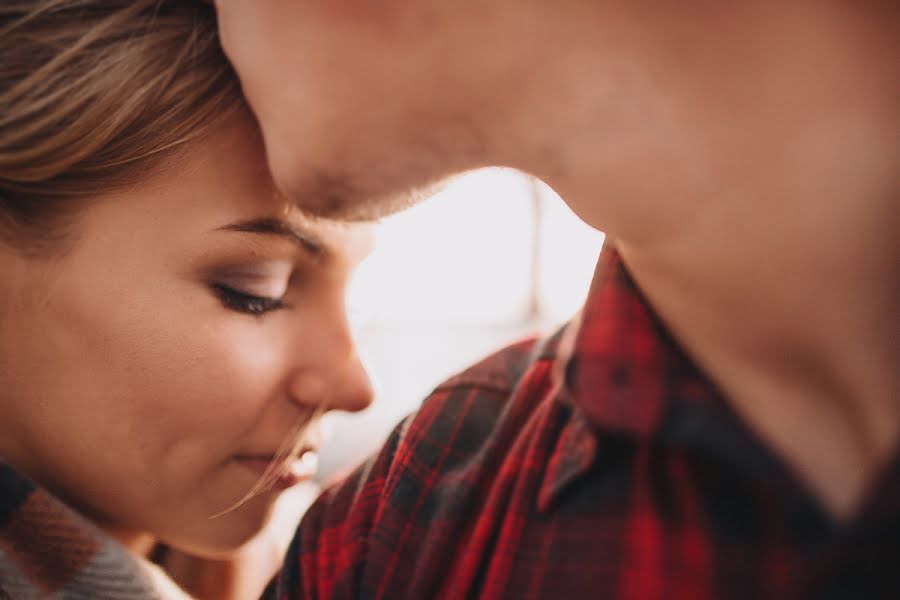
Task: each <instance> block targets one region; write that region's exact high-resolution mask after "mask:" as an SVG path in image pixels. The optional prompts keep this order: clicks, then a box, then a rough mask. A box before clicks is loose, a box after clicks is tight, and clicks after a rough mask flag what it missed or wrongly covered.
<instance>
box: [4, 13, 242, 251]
mask: <svg viewBox="0 0 900 600" xmlns="http://www.w3.org/2000/svg"><path fill="white" fill-rule="evenodd" d="M0 56H2V59H0V241H4V242H6V243H9V244H12V245H13V246H14V247H16V248H20V249H22V250H26V249H28V250H31V249H35V248H37V249H40V248H44V247H47V246H52V245H54V244H56V243H58V242H59V241H60V240H61V239H64V238H65V233H66V231H65V230H66V227H65V224H66V223H67V222H68V221H69V219H67V218H66V217H67V216H71V215H72V213H73V212H74V211H76V210H77V208H78V207H79V206H81V205H83V204H84V201H85V200H86V199H88V198H90V197H92V196H96V195H98V194H101V193H106V192H114V191H118V190H123V189H128V188H129V187H132V186H134V185H135V184H136V183H139V182H140V181H142V180H144V179H146V178H147V177H149V176H151V175H153V174H154V173H156V172H158V171H159V169H160V168H161V167H162V166H163V165H164V164H166V163H168V162H169V161H171V160H172V159H174V158H176V157H177V154H178V153H179V152H181V151H183V150H184V149H185V148H186V147H187V146H189V145H190V144H191V143H192V142H194V141H195V140H197V139H198V138H201V137H203V136H204V135H205V134H207V133H208V132H209V131H210V130H211V129H212V128H213V127H214V126H215V125H216V124H217V123H220V122H222V121H223V120H225V119H226V118H227V117H228V116H229V115H231V114H233V113H234V112H235V111H236V110H239V109H240V108H241V107H243V106H244V101H243V98H242V95H241V91H240V85H239V82H238V80H237V76H236V75H235V73H234V72H233V71H232V69H231V66H230V65H229V63H228V60H227V59H226V57H225V56H224V54H223V52H222V50H221V48H220V45H219V40H218V33H217V27H216V15H215V11H214V9H213V7H212V6H211V5H210V4H208V3H204V2H201V1H199V0H195V1H191V0H3V1H2V2H0Z"/></svg>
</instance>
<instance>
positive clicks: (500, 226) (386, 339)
mask: <svg viewBox="0 0 900 600" xmlns="http://www.w3.org/2000/svg"><path fill="white" fill-rule="evenodd" d="M376 239H377V242H376V247H375V251H374V252H373V253H372V255H371V256H370V257H369V258H368V259H366V261H365V262H364V263H363V264H362V265H361V266H360V269H359V271H358V272H357V274H356V276H355V277H354V280H353V283H352V284H351V288H350V292H349V298H348V305H349V308H350V312H351V314H352V315H353V321H354V323H355V325H354V327H355V329H356V337H357V341H358V344H359V346H360V351H361V354H362V356H363V360H364V361H365V362H366V364H367V366H368V368H369V371H370V373H371V375H372V379H373V381H374V384H375V390H376V399H375V402H374V404H373V406H372V407H370V408H369V409H368V410H366V411H364V412H362V413H358V414H355V415H347V414H340V413H338V414H335V413H332V414H331V415H329V417H328V421H327V423H326V428H327V429H328V430H330V439H329V441H328V443H326V444H325V447H324V448H323V451H322V455H321V463H320V465H321V466H320V477H321V478H322V479H327V478H329V477H330V476H332V475H333V474H335V473H337V472H340V471H343V470H345V469H347V468H350V467H352V466H355V464H357V463H358V462H359V461H360V460H362V459H363V458H365V457H366V456H367V455H369V454H370V453H372V452H373V451H375V450H376V449H377V448H378V447H379V446H380V444H381V442H382V441H383V439H384V438H385V436H386V435H387V434H388V432H389V431H390V429H391V428H392V427H393V426H394V425H395V424H396V423H397V422H398V421H399V420H400V419H401V418H403V417H404V416H405V415H407V414H409V413H410V412H412V411H414V410H415V409H416V407H417V406H418V405H419V403H420V402H421V401H422V399H423V398H425V396H427V394H428V393H429V392H430V390H431V389H432V388H433V387H434V386H435V385H437V384H438V383H440V382H441V381H442V380H443V379H445V378H447V377H448V376H450V375H452V374H453V373H455V372H457V371H459V370H461V369H463V368H465V367H466V366H467V365H469V364H471V363H472V362H474V361H476V360H478V359H479V358H482V357H484V356H486V355H487V354H489V353H491V352H493V351H494V350H497V349H499V348H501V347H502V346H503V345H504V344H506V343H509V342H511V341H515V340H516V339H518V338H520V337H522V336H524V335H527V334H529V333H531V332H535V331H548V330H551V329H553V328H555V327H556V326H557V325H559V324H561V323H563V322H564V321H565V320H567V319H568V318H569V317H570V316H571V315H572V314H573V313H574V312H575V311H576V310H577V309H578V308H579V307H580V305H581V303H582V302H583V300H584V297H585V295H586V294H587V289H588V285H589V283H590V279H591V275H592V273H593V269H594V265H595V263H596V259H597V254H598V252H599V250H600V246H601V244H602V242H603V234H602V233H600V232H597V231H595V230H593V229H591V228H590V227H588V226H587V225H585V224H584V223H583V222H582V221H580V220H579V219H578V218H577V217H575V215H574V214H572V212H571V211H570V210H569V209H568V207H566V205H565V204H564V203H563V202H562V201H561V200H560V199H559V198H558V197H557V196H556V194H554V193H553V191H552V190H550V189H549V188H548V187H547V186H545V185H543V184H541V183H539V182H536V181H535V180H534V179H532V178H530V177H527V176H525V175H522V174H520V173H518V172H516V171H512V170H508V169H486V170H482V171H476V172H472V173H470V174H467V175H464V176H461V177H460V178H458V179H456V180H455V181H454V182H452V183H451V184H450V185H448V186H447V187H446V188H445V189H444V190H443V191H441V192H440V193H438V194H437V195H436V196H434V197H433V198H432V199H430V200H427V201H426V202H424V203H422V204H420V205H418V206H416V207H414V208H412V209H410V210H408V211H405V212H403V213H400V214H398V215H395V216H392V217H390V218H388V219H385V220H384V221H383V222H382V223H380V224H379V225H378V226H377V228H376Z"/></svg>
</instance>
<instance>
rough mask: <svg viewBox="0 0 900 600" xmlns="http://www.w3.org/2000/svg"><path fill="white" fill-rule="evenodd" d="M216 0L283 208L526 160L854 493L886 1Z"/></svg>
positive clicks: (874, 277)
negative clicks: (286, 203) (285, 201)
mask: <svg viewBox="0 0 900 600" xmlns="http://www.w3.org/2000/svg"><path fill="white" fill-rule="evenodd" d="M216 5H217V7H218V11H219V17H220V21H219V24H220V30H221V36H222V40H223V45H224V47H225V49H226V52H227V54H228V55H229V58H230V59H231V60H232V62H233V63H234V65H235V67H236V69H237V71H238V74H239V76H240V77H241V80H242V84H243V86H244V90H245V93H246V95H247V97H248V100H249V102H250V104H251V106H252V108H253V110H254V112H255V113H256V115H257V117H258V119H259V122H260V125H261V129H262V131H263V136H264V139H265V144H266V149H267V152H268V157H269V161H270V165H271V169H272V172H273V176H274V178H275V180H276V182H277V184H278V185H279V187H280V188H281V189H282V190H283V191H284V192H285V193H286V194H287V195H288V196H289V197H291V198H292V199H293V200H294V201H295V202H296V203H297V205H298V206H300V207H302V208H303V210H305V211H309V212H312V213H316V214H322V215H334V216H342V217H364V216H367V215H372V214H382V213H385V212H390V211H392V210H394V209H396V208H397V206H400V205H402V204H403V203H404V202H407V201H408V198H409V197H410V194H411V190H416V189H420V188H421V187H422V186H423V185H426V184H430V183H431V182H434V181H437V180H440V179H441V178H442V177H445V176H448V175H450V174H453V173H456V172H459V171H462V170H465V169H469V168H474V167H479V166H490V165H501V166H509V167H514V168H518V169H521V170H523V171H526V172H528V173H531V174H534V175H536V176H538V177H540V178H541V179H543V180H544V181H546V182H547V183H549V184H550V185H551V186H552V187H554V188H555V189H556V190H557V191H558V192H559V193H560V194H561V195H562V197H563V198H564V199H565V200H566V202H567V203H568V204H569V206H570V207H571V208H572V209H573V210H574V211H575V212H576V213H577V214H578V215H579V216H581V217H582V218H583V219H584V220H585V221H587V222H588V223H589V224H591V225H593V226H594V227H597V228H598V229H602V230H604V231H605V232H606V233H607V235H608V239H611V240H614V241H615V243H616V245H617V246H618V247H619V249H620V251H621V252H622V254H623V256H624V258H625V260H626V262H627V264H628V266H629V269H630V270H631V272H632V273H633V275H634V276H635V278H636V279H637V281H638V282H639V283H640V285H641V287H642V289H643V291H644V292H645V294H646V295H647V296H648V298H649V299H650V300H651V302H652V303H653V306H654V308H655V309H656V310H657V312H658V313H659V314H660V315H661V316H662V317H663V318H664V320H665V322H666V324H667V325H668V326H669V328H670V329H671V331H672V333H673V334H674V335H675V337H676V338H677V339H678V340H679V342H680V343H681V344H682V345H683V346H684V348H685V349H686V350H687V351H688V352H689V353H690V354H691V356H692V357H693V358H694V359H695V360H696V361H697V362H698V363H699V364H700V365H701V366H702V367H703V368H704V369H705V370H706V372H707V373H708V374H709V375H710V376H711V377H712V379H713V380H714V381H715V382H716V383H717V384H718V385H719V387H720V388H721V389H722V390H723V391H724V392H725V394H726V395H727V396H728V398H729V400H730V401H731V402H732V404H733V405H734V408H735V409H736V410H737V411H738V413H739V414H740V415H741V416H742V417H743V418H744V419H745V420H746V421H747V422H748V424H749V425H750V426H751V427H753V428H754V429H755V430H756V431H757V432H758V433H759V434H760V437H761V438H762V439H763V441H764V442H766V443H767V444H769V445H770V446H771V447H773V449H774V450H775V451H776V452H777V454H778V455H779V456H781V457H782V458H783V459H784V460H785V461H786V462H787V463H788V465H789V466H790V467H791V468H792V469H793V470H794V471H795V472H797V474H798V476H799V477H800V478H801V480H803V481H804V482H805V483H806V484H807V485H808V486H809V488H810V489H811V491H812V492H813V494H814V495H815V496H817V497H818V498H819V499H820V500H821V501H822V503H823V506H824V507H825V508H826V510H828V511H830V512H831V513H832V514H833V515H834V516H835V517H836V518H839V519H847V518H850V517H852V515H853V513H854V511H855V510H856V509H857V507H858V506H859V505H860V503H861V501H862V500H863V498H864V495H865V492H866V490H867V488H868V486H869V485H870V484H871V482H872V481H873V480H874V479H875V478H876V477H877V476H878V474H879V472H880V469H881V468H882V467H883V466H884V463H885V462H886V461H887V460H889V459H890V457H891V456H892V454H893V453H894V451H895V450H896V448H897V446H898V441H900V402H898V400H897V399H898V398H900V381H898V378H897V376H896V365H897V364H898V363H900V344H898V343H897V338H896V336H889V335H886V334H885V331H897V330H900V322H898V315H900V310H897V308H898V306H900V289H898V287H900V286H897V285H896V280H897V278H896V265H897V264H898V261H900V249H898V246H897V244H896V231H897V230H898V229H900V201H898V200H900V144H898V141H897V136H896V130H897V125H898V123H900V104H898V103H897V102H896V98H897V97H898V96H900V73H898V71H897V69H896V56H897V55H898V54H900V42H898V40H900V9H898V7H897V5H896V3H890V2H878V1H872V2H864V3H853V4H852V5H851V4H848V3H845V2H838V1H826V2H821V1H815V2H814V1H812V0H801V1H799V2H792V3H782V4H780V5H777V6H776V5H773V4H771V3H762V4H761V3H758V2H750V1H740V2H729V3H727V4H722V3H720V2H712V1H709V2H706V1H701V2H695V3H692V4H691V7H690V8H686V7H684V6H681V5H676V4H673V3H665V2H653V1H647V2H631V3H620V2H605V1H588V0H575V1H572V2H565V3H552V2H544V1H536V2H513V1H512V0H495V1H492V2H477V1H475V0H462V1H460V2H453V3H449V2H443V1H440V0H422V1H421V2H416V3H412V4H411V3H408V2H399V0H385V1H384V2H377V3H376V2H362V1H359V0H336V1H333V2H325V1H315V0H311V1H308V2H298V1H296V0H265V1H260V2H253V3H249V2H241V1H240V0H218V2H217V3H216Z"/></svg>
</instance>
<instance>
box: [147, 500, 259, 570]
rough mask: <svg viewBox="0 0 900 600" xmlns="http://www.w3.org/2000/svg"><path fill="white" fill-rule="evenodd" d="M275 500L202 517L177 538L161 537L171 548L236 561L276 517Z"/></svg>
mask: <svg viewBox="0 0 900 600" xmlns="http://www.w3.org/2000/svg"><path fill="white" fill-rule="evenodd" d="M272 505H273V500H272V498H265V497H258V498H254V499H251V500H249V501H248V502H246V503H245V504H243V505H241V506H239V507H237V508H235V509H234V510H230V511H228V512H226V513H223V514H220V515H216V516H213V517H211V516H209V515H206V516H198V517H196V518H194V519H192V522H191V523H184V522H183V523H184V526H183V527H181V528H179V530H178V531H177V532H176V533H174V534H173V535H167V536H161V537H160V539H161V540H162V541H163V542H164V543H165V544H166V545H168V546H170V547H173V548H177V549H178V550H180V551H182V552H185V553H188V554H191V555H193V556H196V557H198V558H206V559H210V560H226V559H229V558H232V557H233V556H234V554H235V553H237V552H238V551H239V550H240V549H241V548H242V547H243V546H245V545H246V544H247V543H248V542H250V541H251V540H252V539H253V538H254V537H256V536H257V535H258V534H259V533H260V532H261V531H262V530H263V529H264V528H265V526H266V524H267V523H268V522H269V520H270V519H271V516H272Z"/></svg>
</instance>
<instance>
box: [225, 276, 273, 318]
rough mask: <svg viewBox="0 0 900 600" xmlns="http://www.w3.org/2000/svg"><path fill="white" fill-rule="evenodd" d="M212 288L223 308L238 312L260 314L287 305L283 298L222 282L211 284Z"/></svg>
mask: <svg viewBox="0 0 900 600" xmlns="http://www.w3.org/2000/svg"><path fill="white" fill-rule="evenodd" d="M212 289H213V292H214V293H215V294H216V296H217V297H218V298H219V300H220V301H221V302H222V305H223V306H225V308H227V309H229V310H233V311H235V312H239V313H244V314H248V315H256V316H261V315H264V314H266V313H269V312H272V311H275V310H280V309H282V308H285V307H286V306H287V305H286V304H285V302H284V298H281V297H279V298H272V297H268V296H257V295H255V294H249V293H247V292H243V291H240V290H237V289H235V288H233V287H231V286H228V285H225V284H222V283H214V284H212Z"/></svg>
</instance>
